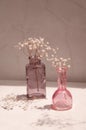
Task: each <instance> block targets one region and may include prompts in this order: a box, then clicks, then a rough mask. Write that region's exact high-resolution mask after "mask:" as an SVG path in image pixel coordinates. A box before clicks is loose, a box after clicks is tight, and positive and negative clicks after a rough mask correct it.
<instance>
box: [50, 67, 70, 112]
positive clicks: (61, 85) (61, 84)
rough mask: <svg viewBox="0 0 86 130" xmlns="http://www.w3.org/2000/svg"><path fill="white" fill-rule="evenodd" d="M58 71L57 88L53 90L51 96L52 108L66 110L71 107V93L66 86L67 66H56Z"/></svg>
mask: <svg viewBox="0 0 86 130" xmlns="http://www.w3.org/2000/svg"><path fill="white" fill-rule="evenodd" d="M57 72H58V89H57V90H56V91H55V92H54V94H53V96H52V102H53V104H52V108H53V109H54V110H59V111H63V110H68V109H71V108H72V95H71V93H70V92H69V90H67V88H66V81H67V76H66V72H67V68H66V67H62V68H60V67H59V68H57Z"/></svg>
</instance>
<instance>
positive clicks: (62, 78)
mask: <svg viewBox="0 0 86 130" xmlns="http://www.w3.org/2000/svg"><path fill="white" fill-rule="evenodd" d="M57 73H58V80H57V82H58V89H66V82H67V68H66V67H59V68H57Z"/></svg>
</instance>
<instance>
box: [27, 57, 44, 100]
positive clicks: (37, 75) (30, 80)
mask: <svg viewBox="0 0 86 130" xmlns="http://www.w3.org/2000/svg"><path fill="white" fill-rule="evenodd" d="M45 71H46V70H45V64H44V63H42V62H41V60H40V59H38V57H29V63H28V64H27V65H26V80H27V97H28V98H29V99H37V98H39V99H40V98H45V97H46V72H45Z"/></svg>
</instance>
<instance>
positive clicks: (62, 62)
mask: <svg viewBox="0 0 86 130" xmlns="http://www.w3.org/2000/svg"><path fill="white" fill-rule="evenodd" d="M70 60H71V59H70V58H66V59H65V58H62V57H61V58H57V57H55V56H54V57H53V59H52V60H51V63H52V65H53V66H54V67H56V68H58V67H60V68H63V67H67V68H70V64H69V61H70Z"/></svg>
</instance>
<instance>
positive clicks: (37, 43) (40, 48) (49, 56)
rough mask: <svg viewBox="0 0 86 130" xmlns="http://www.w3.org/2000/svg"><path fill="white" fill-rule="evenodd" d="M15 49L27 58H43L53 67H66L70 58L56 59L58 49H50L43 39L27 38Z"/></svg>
mask: <svg viewBox="0 0 86 130" xmlns="http://www.w3.org/2000/svg"><path fill="white" fill-rule="evenodd" d="M17 47H18V48H19V49H20V50H21V49H23V52H24V53H25V54H26V55H27V56H28V57H32V56H36V57H38V58H42V57H45V58H46V60H48V61H51V63H52V65H53V66H54V67H56V68H57V67H68V68H70V65H69V64H68V61H69V60H70V58H66V59H65V58H62V57H61V58H58V50H59V48H52V47H51V46H50V44H49V42H45V41H44V38H41V37H40V38H39V39H37V38H28V39H27V40H24V41H23V42H19V43H18V45H17Z"/></svg>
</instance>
